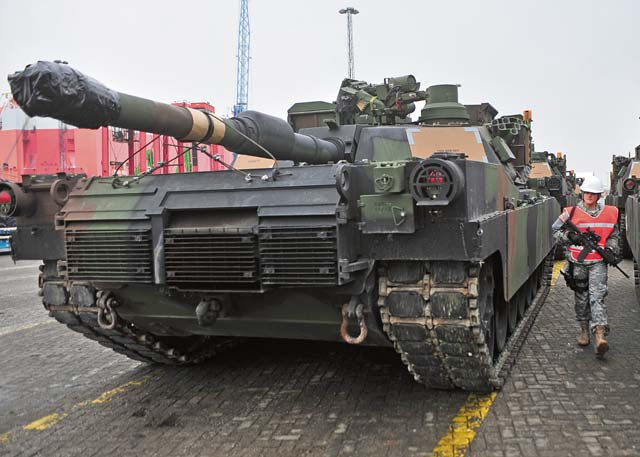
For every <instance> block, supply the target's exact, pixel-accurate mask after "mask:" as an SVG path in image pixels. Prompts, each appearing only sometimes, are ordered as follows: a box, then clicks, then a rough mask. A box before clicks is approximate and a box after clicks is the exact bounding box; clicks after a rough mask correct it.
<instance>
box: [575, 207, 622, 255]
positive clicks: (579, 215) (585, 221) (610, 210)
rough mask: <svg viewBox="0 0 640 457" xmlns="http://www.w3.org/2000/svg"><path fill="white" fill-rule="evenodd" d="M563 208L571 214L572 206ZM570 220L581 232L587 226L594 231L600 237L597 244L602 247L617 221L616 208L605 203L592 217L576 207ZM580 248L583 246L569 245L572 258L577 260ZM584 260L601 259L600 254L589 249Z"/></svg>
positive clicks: (585, 229) (584, 230)
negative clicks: (595, 215)
mask: <svg viewBox="0 0 640 457" xmlns="http://www.w3.org/2000/svg"><path fill="white" fill-rule="evenodd" d="M564 210H565V211H566V212H567V214H571V211H572V210H573V207H572V206H568V207H567V208H565V209H564ZM571 222H573V223H574V224H575V225H576V226H577V227H578V228H579V229H580V231H581V232H586V231H587V228H590V229H591V231H592V232H594V233H596V234H597V235H598V236H599V237H600V241H599V242H598V245H599V246H601V247H602V248H604V247H605V246H606V244H607V238H609V236H610V235H611V234H612V233H613V229H614V228H615V226H616V224H617V223H618V208H616V207H615V206H609V205H605V207H604V208H603V209H602V211H600V214H598V216H597V217H593V216H591V215H590V214H589V213H587V212H585V211H583V210H581V209H580V208H578V207H576V209H575V211H574V213H573V217H572V218H571ZM582 249H583V246H569V252H570V253H571V257H572V258H573V260H576V261H577V260H578V257H579V256H580V253H581V252H582ZM584 260H585V261H593V260H602V256H601V255H600V254H598V253H597V252H596V251H591V252H590V253H589V254H587V256H586V257H585V258H584Z"/></svg>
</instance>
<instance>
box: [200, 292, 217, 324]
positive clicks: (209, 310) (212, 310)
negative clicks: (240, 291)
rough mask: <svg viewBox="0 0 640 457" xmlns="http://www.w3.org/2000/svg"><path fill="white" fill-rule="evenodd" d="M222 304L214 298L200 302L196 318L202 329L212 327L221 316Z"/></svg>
mask: <svg viewBox="0 0 640 457" xmlns="http://www.w3.org/2000/svg"><path fill="white" fill-rule="evenodd" d="M220 308H221V307H220V302H219V301H218V300H216V299H214V298H205V299H203V300H200V303H198V306H196V318H197V319H198V325H199V326H200V327H211V326H212V325H213V324H214V323H215V322H216V319H218V315H219V314H220Z"/></svg>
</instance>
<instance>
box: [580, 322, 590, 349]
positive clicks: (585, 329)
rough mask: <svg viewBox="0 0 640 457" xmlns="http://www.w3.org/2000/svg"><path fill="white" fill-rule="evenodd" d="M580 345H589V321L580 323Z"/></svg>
mask: <svg viewBox="0 0 640 457" xmlns="http://www.w3.org/2000/svg"><path fill="white" fill-rule="evenodd" d="M578 345H580V346H588V345H589V321H580V335H578Z"/></svg>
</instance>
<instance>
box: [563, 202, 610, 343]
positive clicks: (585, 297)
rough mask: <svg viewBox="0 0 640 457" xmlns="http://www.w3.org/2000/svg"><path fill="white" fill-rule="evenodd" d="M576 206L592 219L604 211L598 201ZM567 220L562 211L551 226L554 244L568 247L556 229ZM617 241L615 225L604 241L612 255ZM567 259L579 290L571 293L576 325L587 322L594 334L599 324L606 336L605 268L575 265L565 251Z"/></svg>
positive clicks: (594, 263)
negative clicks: (590, 206) (589, 204)
mask: <svg viewBox="0 0 640 457" xmlns="http://www.w3.org/2000/svg"><path fill="white" fill-rule="evenodd" d="M577 206H578V208H580V209H581V210H583V211H585V212H586V213H587V214H589V215H590V216H593V217H598V216H599V215H600V213H601V212H602V209H603V208H604V206H603V205H602V204H601V203H599V202H598V203H597V204H596V207H595V208H592V209H589V208H587V207H586V206H585V205H584V202H583V201H580V202H578V205H577ZM567 218H568V214H567V213H566V212H563V213H562V214H561V215H560V216H559V217H558V219H556V221H555V222H554V223H553V231H554V239H555V241H556V242H557V243H560V244H563V245H565V246H568V245H569V244H571V241H570V240H569V238H568V237H567V232H566V230H560V228H561V227H562V225H563V224H564V222H565V221H566V220H567ZM619 242H620V232H619V230H618V226H616V227H615V228H614V229H613V233H611V235H609V238H607V245H606V247H607V248H609V249H611V250H612V251H613V252H618V249H619V247H618V244H619ZM567 260H568V261H570V262H572V264H573V278H574V280H575V281H576V286H578V287H579V288H580V289H582V290H579V291H576V292H575V298H576V303H575V311H576V320H577V321H580V322H583V321H587V322H588V321H591V325H590V329H591V332H594V330H595V327H597V326H599V325H601V326H603V327H604V328H605V335H606V334H608V333H609V322H608V318H607V305H606V304H605V303H604V298H605V297H606V296H607V265H606V264H605V263H604V262H603V261H602V260H590V261H589V260H585V261H584V262H576V261H575V260H574V259H573V258H572V257H571V256H570V255H569V254H568V252H567Z"/></svg>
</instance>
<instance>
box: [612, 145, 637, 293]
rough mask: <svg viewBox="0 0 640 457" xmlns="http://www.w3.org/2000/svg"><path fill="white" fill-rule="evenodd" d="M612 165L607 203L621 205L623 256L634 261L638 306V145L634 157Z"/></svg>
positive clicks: (622, 158)
mask: <svg viewBox="0 0 640 457" xmlns="http://www.w3.org/2000/svg"><path fill="white" fill-rule="evenodd" d="M611 165H612V170H611V193H610V194H609V195H607V199H606V202H607V204H608V205H616V206H618V208H620V205H622V209H621V210H620V213H622V215H621V217H620V220H619V224H620V231H621V232H622V231H623V229H624V233H623V234H622V235H623V236H621V243H620V244H621V245H622V244H623V243H622V240H624V250H623V253H624V255H625V257H628V258H629V257H630V258H632V259H633V273H634V280H635V288H636V297H637V298H638V302H639V303H640V270H639V268H638V262H639V261H640V231H639V229H640V225H639V224H640V197H639V195H638V193H639V192H640V145H638V146H636V149H635V157H625V156H613V159H612V161H611ZM623 198H624V200H623Z"/></svg>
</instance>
